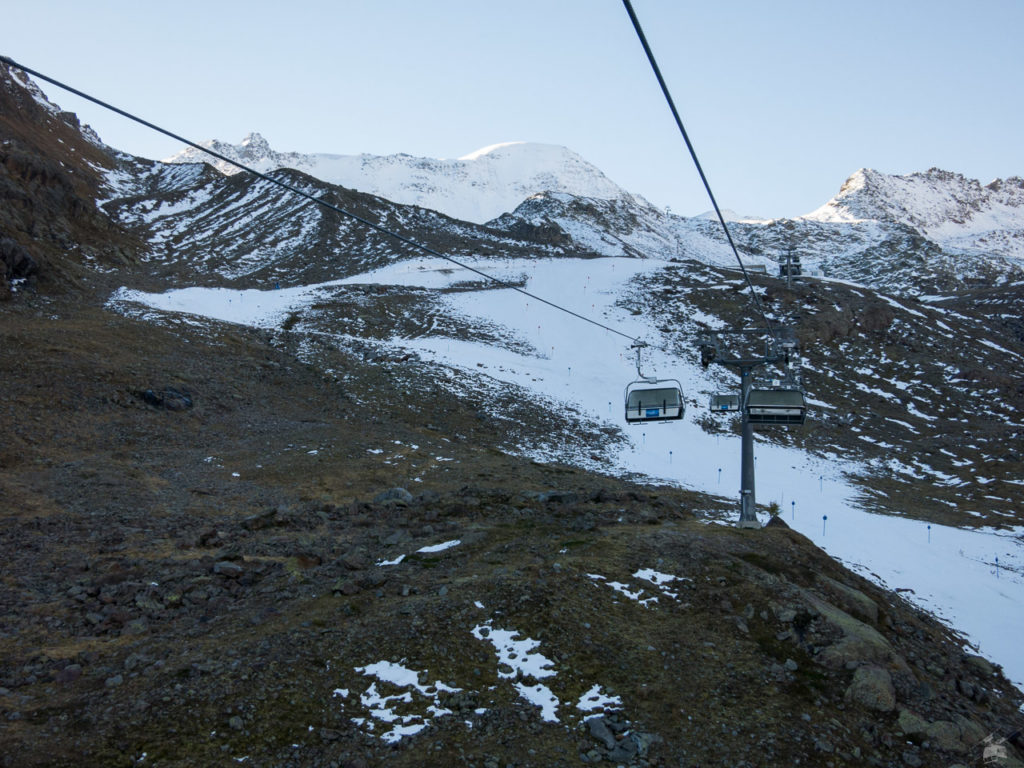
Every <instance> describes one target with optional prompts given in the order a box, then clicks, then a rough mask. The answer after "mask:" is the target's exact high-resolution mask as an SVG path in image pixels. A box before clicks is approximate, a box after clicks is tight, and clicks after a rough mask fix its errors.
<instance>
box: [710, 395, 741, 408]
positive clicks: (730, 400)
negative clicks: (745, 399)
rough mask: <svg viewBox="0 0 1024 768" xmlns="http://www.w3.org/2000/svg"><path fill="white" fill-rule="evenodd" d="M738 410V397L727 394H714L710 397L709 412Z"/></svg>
mask: <svg viewBox="0 0 1024 768" xmlns="http://www.w3.org/2000/svg"><path fill="white" fill-rule="evenodd" d="M739 409H740V396H739V395H736V394H731V393H729V392H716V393H715V394H713V395H712V396H711V410H712V411H713V412H714V413H722V412H723V411H724V412H732V411H738V410H739Z"/></svg>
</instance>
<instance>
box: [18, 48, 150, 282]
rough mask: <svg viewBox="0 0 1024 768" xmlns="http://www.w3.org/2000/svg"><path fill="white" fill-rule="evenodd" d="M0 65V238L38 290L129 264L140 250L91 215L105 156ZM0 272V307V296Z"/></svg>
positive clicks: (70, 120) (73, 121)
mask: <svg viewBox="0 0 1024 768" xmlns="http://www.w3.org/2000/svg"><path fill="white" fill-rule="evenodd" d="M11 78H12V76H11V73H10V71H9V69H8V67H7V65H5V64H0V237H4V236H6V237H10V238H12V239H14V240H15V241H16V242H17V243H19V244H20V245H21V246H22V247H24V248H25V249H27V250H28V252H29V254H30V255H31V257H32V258H33V259H34V260H35V262H36V263H37V264H38V265H39V272H38V276H37V279H38V282H39V284H40V287H41V288H42V289H43V290H55V289H61V290H67V289H74V288H75V287H76V286H78V285H79V284H80V283H81V282H82V281H83V280H86V279H88V277H89V275H90V268H91V267H96V266H101V267H104V266H107V267H109V266H111V265H124V264H128V263H131V262H132V261H134V260H135V259H136V257H137V254H138V252H139V251H140V250H141V248H142V244H141V243H140V241H139V240H138V239H137V238H136V237H135V236H134V235H130V234H128V233H126V232H125V231H124V230H123V229H122V228H121V227H120V226H119V225H117V224H116V223H114V222H112V221H111V220H110V219H109V218H108V217H107V216H105V215H104V214H103V213H102V212H101V211H99V210H98V209H97V207H96V204H95V200H96V193H97V190H98V189H99V187H100V185H101V183H102V179H101V173H102V170H103V169H104V168H109V167H111V166H112V164H113V160H112V158H111V156H110V155H109V154H108V153H107V152H106V151H105V150H103V149H101V148H100V147H98V146H97V145H96V144H94V143H93V142H90V141H88V140H87V139H85V138H84V137H83V136H82V133H81V130H80V126H79V123H78V118H77V117H75V115H73V114H71V113H68V112H62V113H51V112H50V111H48V110H46V109H44V108H43V107H42V106H41V105H40V104H39V103H37V102H36V101H35V100H34V99H33V98H32V97H31V95H30V94H29V93H28V92H27V91H26V90H25V89H24V88H23V87H21V86H20V85H19V84H17V83H15V82H14V81H13V80H12V79H11ZM7 283H8V281H7V276H6V275H4V274H3V272H0V300H3V298H4V297H5V296H7V295H8V291H9V287H8V284H7Z"/></svg>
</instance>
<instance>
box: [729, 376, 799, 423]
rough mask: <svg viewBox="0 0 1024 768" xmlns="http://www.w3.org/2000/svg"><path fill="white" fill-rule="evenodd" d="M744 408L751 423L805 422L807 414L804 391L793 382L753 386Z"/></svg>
mask: <svg viewBox="0 0 1024 768" xmlns="http://www.w3.org/2000/svg"><path fill="white" fill-rule="evenodd" d="M744 408H745V410H746V412H747V420H748V421H749V422H750V423H751V424H777V425H789V424H803V423H804V418H805V417H806V415H807V404H806V402H805V400H804V391H803V389H801V388H800V387H799V386H795V385H792V384H779V385H774V386H770V387H764V386H755V387H751V389H750V391H749V392H748V393H747V400H746V403H744Z"/></svg>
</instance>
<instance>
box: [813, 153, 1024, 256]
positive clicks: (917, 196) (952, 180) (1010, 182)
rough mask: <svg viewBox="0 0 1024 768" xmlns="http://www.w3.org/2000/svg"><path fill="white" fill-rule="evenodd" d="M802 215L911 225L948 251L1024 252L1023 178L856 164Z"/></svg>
mask: <svg viewBox="0 0 1024 768" xmlns="http://www.w3.org/2000/svg"><path fill="white" fill-rule="evenodd" d="M801 219H804V220H810V221H819V222H829V223H848V222H857V221H877V222H881V223H884V224H896V225H903V226H906V227H910V228H912V229H914V230H916V231H917V232H919V233H920V234H922V235H923V236H925V237H927V238H929V239H931V240H933V241H935V242H936V243H938V244H940V245H941V246H942V247H943V248H947V249H949V250H951V251H961V252H968V253H990V254H998V255H1001V256H1009V257H1011V258H1017V259H1020V258H1024V242H1022V238H1021V237H1020V236H1019V233H1020V232H1021V231H1024V180H1022V179H1020V178H1017V177H1011V178H1008V179H1005V180H1003V179H996V180H994V181H992V182H990V183H989V184H987V185H985V186H982V184H981V183H980V182H978V181H976V180H974V179H968V178H967V177H965V176H963V175H962V174H959V173H953V172H951V171H944V170H942V169H940V168H931V169H929V170H927V171H924V172H919V173H911V174H908V175H905V176H897V175H890V174H886V173H881V172H879V171H876V170H872V169H870V168H861V169H860V170H858V171H857V172H855V173H854V174H853V175H851V176H850V177H849V178H848V179H847V180H846V181H845V182H844V184H843V186H842V187H841V188H840V190H839V194H837V195H836V196H835V197H834V198H832V199H831V200H829V201H828V202H827V203H825V205H823V206H822V207H821V208H818V209H817V210H815V211H813V212H811V213H809V214H807V215H806V216H802V217H801Z"/></svg>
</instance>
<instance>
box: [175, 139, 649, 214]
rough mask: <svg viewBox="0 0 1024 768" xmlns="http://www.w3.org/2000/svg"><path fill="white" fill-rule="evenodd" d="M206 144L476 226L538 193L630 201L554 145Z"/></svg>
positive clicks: (185, 156) (229, 170) (219, 164)
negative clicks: (324, 148)
mask: <svg viewBox="0 0 1024 768" xmlns="http://www.w3.org/2000/svg"><path fill="white" fill-rule="evenodd" d="M203 146H208V147H210V148H211V149H213V150H214V151H216V152H218V153H219V154H221V155H224V156H225V157H228V158H230V159H232V160H236V161H238V162H241V163H243V164H244V165H247V166H249V167H251V168H254V169H255V170H258V171H260V172H263V173H266V172H267V171H271V170H276V169H279V168H293V169H295V170H299V171H303V172H304V173H307V174H309V175H310V176H314V177H316V178H318V179H320V180H321V181H326V182H328V183H329V184H334V185H338V186H342V187H348V188H350V189H355V190H359V191H360V192H365V193H367V194H371V195H376V196H379V197H384V198H387V199H388V200H392V201H394V202H396V203H403V204H405V205H416V206H420V207H423V208H430V209H433V210H436V211H440V212H441V213H444V214H445V215H446V216H450V217H452V218H454V219H460V220H462V221H470V222H474V223H476V224H483V223H485V222H487V221H489V220H490V219H493V218H495V217H496V216H498V215H500V214H502V213H504V212H506V211H510V210H512V209H513V208H515V207H516V206H517V205H518V204H519V203H520V202H522V200H524V199H525V198H526V197H529V196H530V195H531V194H533V193H534V192H537V191H538V190H547V191H551V192H564V193H566V194H570V195H575V196H580V197H598V198H601V199H609V200H614V199H622V198H629V197H631V196H630V195H629V194H628V193H627V192H626V191H625V190H623V189H621V188H620V187H618V186H617V185H616V184H614V183H613V182H612V181H610V180H609V179H608V178H607V177H606V176H605V175H604V174H603V173H602V172H601V171H600V170H598V169H597V168H595V167H594V166H593V165H591V164H590V163H588V162H587V161H585V160H584V159H583V158H581V157H580V156H579V155H577V154H576V153H575V152H572V151H570V150H568V149H566V148H565V147H558V146H553V145H550V144H533V143H527V142H506V143H504V144H495V145H493V146H490V147H484V148H483V149H479V150H477V151H475V152H471V153H470V154H468V155H465V156H463V157H460V158H458V159H457V160H436V159H433V158H426V157H412V156H411V155H405V154H400V155H388V156H387V157H381V156H377V155H366V154H363V155H330V154H301V153H298V152H285V153H282V152H275V151H274V150H273V149H271V147H270V145H269V144H268V143H267V140H266V139H264V138H263V137H262V136H260V135H259V134H258V133H250V134H249V135H248V136H246V137H245V138H244V139H243V140H242V142H241V143H240V144H228V143H226V142H222V141H218V140H212V141H207V142H204V143H203ZM167 162H171V163H205V162H209V163H211V164H212V165H213V167H215V168H217V169H218V170H219V171H221V172H222V173H225V174H228V175H231V174H235V173H238V172H239V169H238V167H237V166H234V165H232V164H230V163H225V162H224V161H223V160H219V159H216V158H212V157H211V156H210V155H208V154H206V153H204V152H201V151H199V150H197V149H195V148H194V147H188V148H186V149H184V150H183V151H181V152H179V153H178V154H176V155H174V156H173V157H170V158H168V160H167Z"/></svg>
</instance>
